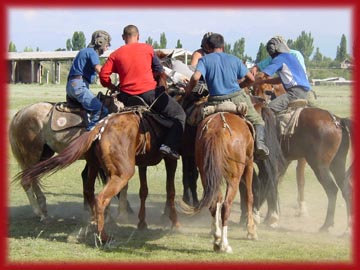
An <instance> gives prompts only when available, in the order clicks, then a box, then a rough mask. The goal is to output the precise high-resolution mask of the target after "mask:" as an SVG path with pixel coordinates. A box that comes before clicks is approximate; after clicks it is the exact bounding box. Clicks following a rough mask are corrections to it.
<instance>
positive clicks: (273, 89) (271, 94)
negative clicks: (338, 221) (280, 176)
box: [246, 72, 308, 217]
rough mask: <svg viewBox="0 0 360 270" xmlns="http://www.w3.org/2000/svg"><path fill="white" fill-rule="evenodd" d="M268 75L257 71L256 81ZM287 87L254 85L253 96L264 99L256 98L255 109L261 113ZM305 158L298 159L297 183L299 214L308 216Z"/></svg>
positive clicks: (283, 92)
mask: <svg viewBox="0 0 360 270" xmlns="http://www.w3.org/2000/svg"><path fill="white" fill-rule="evenodd" d="M266 77H267V76H266V75H265V74H264V73H263V72H257V73H256V75H255V81H262V80H264V79H266ZM246 91H247V93H248V94H250V89H249V88H246ZM285 92H286V91H285V88H284V87H283V85H282V84H268V83H262V84H258V85H256V86H254V87H253V89H252V93H253V94H254V95H253V96H252V97H253V98H254V99H256V98H261V99H262V100H263V101H262V100H254V106H255V109H256V110H257V111H258V112H259V113H261V112H262V110H263V107H264V104H265V103H268V102H270V101H271V100H272V99H274V98H276V97H278V96H280V95H283V94H285ZM305 166H306V160H305V158H300V159H298V160H297V166H296V183H297V192H298V195H297V201H298V210H297V215H298V216H304V217H306V216H308V210H307V206H306V201H305V192H304V189H305Z"/></svg>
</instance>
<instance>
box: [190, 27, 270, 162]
mask: <svg viewBox="0 0 360 270" xmlns="http://www.w3.org/2000/svg"><path fill="white" fill-rule="evenodd" d="M224 44H225V42H224V37H223V36H222V35H220V34H212V35H211V36H210V37H209V38H208V40H207V43H206V48H207V49H208V52H209V54H207V55H205V56H203V57H202V58H200V59H199V62H198V64H197V66H196V70H195V72H194V74H193V75H192V77H191V79H190V82H189V84H188V87H187V89H186V96H188V95H190V94H191V92H192V90H193V88H194V86H195V85H196V84H197V82H198V81H199V79H200V77H201V76H203V77H204V78H205V81H206V83H207V85H208V88H209V98H208V102H209V103H211V102H216V101H220V102H222V101H226V100H230V101H232V102H234V103H235V104H238V103H241V102H245V103H246V104H247V106H248V112H247V115H246V119H248V120H249V121H250V122H251V123H252V124H253V125H254V128H255V131H256V138H255V140H256V151H255V158H256V159H265V158H267V156H268V155H269V149H268V148H267V146H266V145H265V142H264V135H265V134H264V132H265V130H264V126H265V123H264V121H263V120H262V118H261V116H260V115H259V114H258V113H257V111H256V110H255V108H254V106H253V104H252V103H251V100H250V97H249V96H248V95H247V94H246V93H245V91H244V90H242V89H241V88H240V87H239V82H238V81H239V80H244V81H243V83H247V82H254V80H255V79H254V76H253V75H252V74H251V73H250V71H249V70H248V69H247V68H246V66H245V65H244V64H243V63H242V62H241V61H240V59H239V58H237V57H235V56H233V55H230V54H227V53H224ZM243 83H242V84H243ZM185 98H186V97H185Z"/></svg>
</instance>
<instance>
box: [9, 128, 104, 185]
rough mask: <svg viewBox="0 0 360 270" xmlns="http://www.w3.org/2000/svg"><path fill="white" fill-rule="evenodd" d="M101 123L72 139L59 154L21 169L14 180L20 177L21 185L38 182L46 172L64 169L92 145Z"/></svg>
mask: <svg viewBox="0 0 360 270" xmlns="http://www.w3.org/2000/svg"><path fill="white" fill-rule="evenodd" d="M100 128H101V125H98V126H96V127H95V128H94V129H93V130H91V131H89V132H86V133H84V134H82V135H81V136H79V137H78V138H76V139H75V140H73V141H72V142H71V143H70V144H69V145H68V146H67V147H66V148H65V149H64V150H63V151H62V152H61V153H60V154H58V155H56V156H53V157H51V158H49V159H47V160H44V161H42V162H39V163H37V164H35V165H34V166H32V167H30V168H28V169H25V170H23V171H22V172H20V173H18V174H17V175H16V176H15V177H14V181H18V180H20V179H21V184H22V186H29V185H31V184H32V183H34V182H36V183H38V182H39V181H40V180H39V179H40V178H41V177H42V176H44V175H45V174H48V173H51V174H53V173H55V172H57V171H59V170H61V169H64V168H66V167H68V166H69V165H71V164H72V163H74V162H75V161H77V160H78V159H80V158H81V157H82V156H83V155H84V154H85V153H86V152H87V151H88V150H89V149H90V147H91V146H92V144H93V143H94V141H95V139H96V136H97V135H98V133H99V130H100Z"/></svg>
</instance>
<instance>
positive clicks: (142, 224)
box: [137, 221, 148, 231]
mask: <svg viewBox="0 0 360 270" xmlns="http://www.w3.org/2000/svg"><path fill="white" fill-rule="evenodd" d="M137 228H138V230H140V231H143V230H147V228H148V227H147V224H146V222H145V221H143V222H139V223H138V225H137Z"/></svg>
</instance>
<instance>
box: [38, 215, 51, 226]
mask: <svg viewBox="0 0 360 270" xmlns="http://www.w3.org/2000/svg"><path fill="white" fill-rule="evenodd" d="M40 222H41V223H44V224H45V225H47V224H50V222H51V218H50V217H49V216H48V215H41V217H40Z"/></svg>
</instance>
